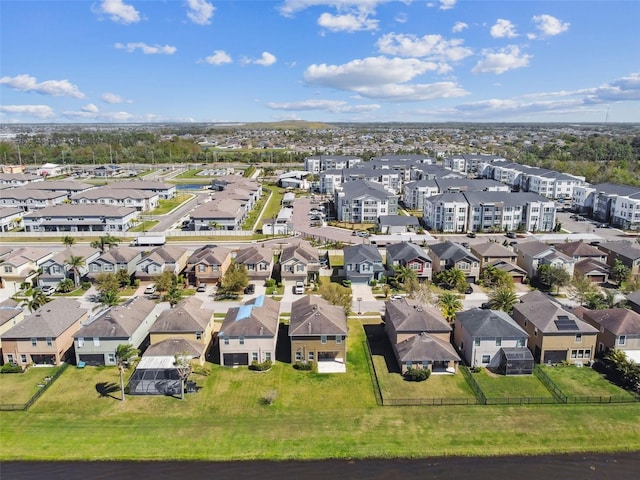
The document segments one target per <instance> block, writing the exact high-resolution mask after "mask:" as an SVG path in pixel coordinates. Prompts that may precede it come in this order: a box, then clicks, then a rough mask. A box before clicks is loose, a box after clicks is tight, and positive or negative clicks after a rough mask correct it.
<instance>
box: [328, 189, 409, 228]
mask: <svg viewBox="0 0 640 480" xmlns="http://www.w3.org/2000/svg"><path fill="white" fill-rule="evenodd" d="M334 205H335V209H336V215H337V217H338V220H340V221H341V222H350V223H376V221H377V219H378V217H379V216H381V215H397V213H398V197H397V196H396V195H394V194H393V193H391V192H389V191H388V190H385V188H384V187H383V186H382V185H379V184H377V183H374V182H369V181H367V180H354V181H352V182H349V185H348V187H346V186H345V185H343V186H340V187H338V188H336V191H335V195H334Z"/></svg>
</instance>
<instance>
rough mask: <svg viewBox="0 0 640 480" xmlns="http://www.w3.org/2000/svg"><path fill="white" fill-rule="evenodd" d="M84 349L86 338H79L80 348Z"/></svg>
mask: <svg viewBox="0 0 640 480" xmlns="http://www.w3.org/2000/svg"><path fill="white" fill-rule="evenodd" d="M82 347H84V337H78V348H82Z"/></svg>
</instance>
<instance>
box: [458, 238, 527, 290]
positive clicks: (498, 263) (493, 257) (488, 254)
mask: <svg viewBox="0 0 640 480" xmlns="http://www.w3.org/2000/svg"><path fill="white" fill-rule="evenodd" d="M470 249H471V252H473V254H474V255H475V256H476V257H478V259H479V260H480V270H481V271H484V269H485V268H488V267H493V268H496V269H498V270H503V271H505V272H507V273H508V274H509V275H510V276H511V278H513V281H514V282H515V283H522V282H523V281H524V279H525V278H526V277H527V272H526V271H525V270H523V269H522V268H520V267H518V265H517V264H516V261H517V258H518V255H517V254H516V253H515V252H514V251H513V250H512V249H510V248H507V247H505V246H504V245H501V244H500V243H498V242H485V243H479V244H474V245H471V247H470Z"/></svg>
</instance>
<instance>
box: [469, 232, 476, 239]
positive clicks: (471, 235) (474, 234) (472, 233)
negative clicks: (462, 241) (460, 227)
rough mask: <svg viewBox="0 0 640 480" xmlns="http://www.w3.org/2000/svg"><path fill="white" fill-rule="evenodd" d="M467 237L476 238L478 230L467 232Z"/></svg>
mask: <svg viewBox="0 0 640 480" xmlns="http://www.w3.org/2000/svg"><path fill="white" fill-rule="evenodd" d="M467 237H469V238H476V232H467Z"/></svg>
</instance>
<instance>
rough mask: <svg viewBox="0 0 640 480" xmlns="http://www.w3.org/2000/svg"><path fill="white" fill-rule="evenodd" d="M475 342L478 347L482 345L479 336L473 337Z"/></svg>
mask: <svg viewBox="0 0 640 480" xmlns="http://www.w3.org/2000/svg"><path fill="white" fill-rule="evenodd" d="M473 344H474V345H475V346H476V347H479V346H480V339H479V338H474V339H473Z"/></svg>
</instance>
